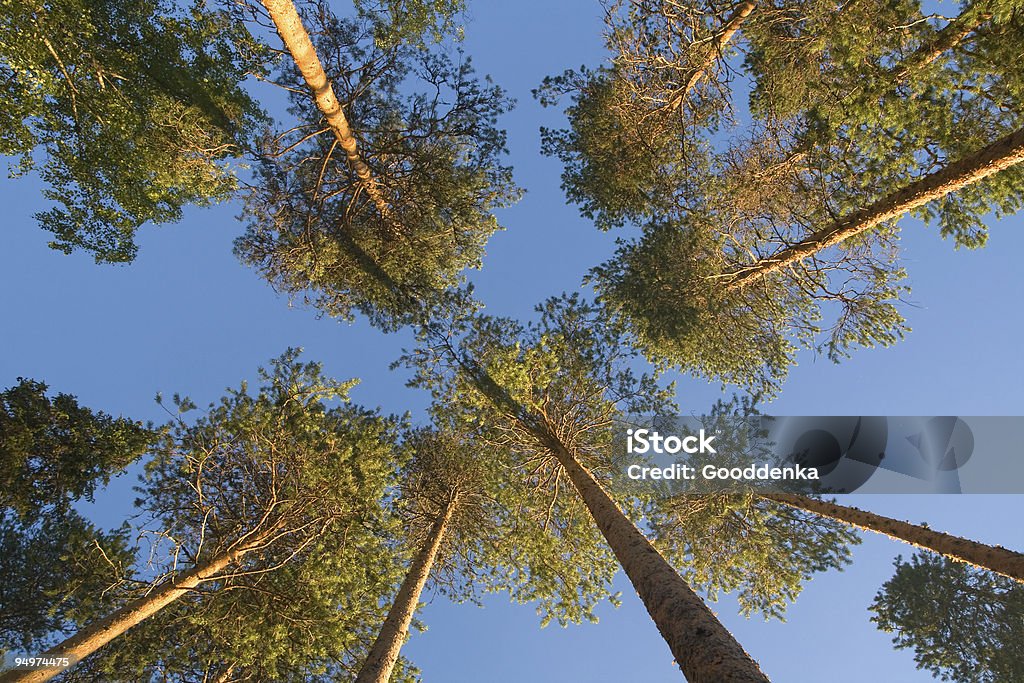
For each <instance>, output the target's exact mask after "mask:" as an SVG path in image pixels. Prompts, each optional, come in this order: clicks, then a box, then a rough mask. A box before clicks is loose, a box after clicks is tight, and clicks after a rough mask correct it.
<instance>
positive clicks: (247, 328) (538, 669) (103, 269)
mask: <svg viewBox="0 0 1024 683" xmlns="http://www.w3.org/2000/svg"><path fill="white" fill-rule="evenodd" d="M600 31H601V21H600V8H599V7H598V6H597V4H596V3H595V2H590V1H575V0H574V1H572V2H568V1H565V2H559V3H557V4H555V5H554V6H550V5H548V4H546V3H541V2H536V1H535V0H529V1H526V0H524V1H523V2H516V3H496V2H480V3H477V4H476V5H473V6H472V7H471V9H470V19H469V22H468V24H467V28H466V34H467V40H466V43H465V47H466V50H467V52H468V53H469V54H471V55H472V56H473V58H474V61H475V64H476V66H477V69H478V71H480V72H481V73H489V74H491V75H492V76H493V77H494V79H495V81H496V82H497V83H498V84H500V85H502V86H503V87H505V88H506V89H507V90H508V91H509V93H510V94H511V95H512V96H513V97H515V98H516V99H517V100H518V103H519V104H518V107H517V108H516V110H515V111H514V112H512V113H511V114H509V115H508V116H506V117H505V119H504V121H503V123H504V125H505V126H506V127H507V129H508V131H509V148H510V151H511V161H512V163H513V165H514V166H515V169H516V177H517V181H518V183H519V184H520V185H522V186H523V187H525V188H526V190H527V194H526V196H525V198H524V199H523V200H522V202H520V203H519V204H518V205H516V206H514V207H512V208H510V209H507V210H505V211H503V212H502V213H501V216H500V218H501V220H502V223H503V224H504V225H505V226H506V227H507V230H506V231H504V232H501V233H499V234H497V235H495V236H494V237H493V238H492V240H491V241H490V243H489V245H488V255H487V257H486V259H485V262H484V268H483V270H482V271H480V272H474V273H472V279H473V281H474V282H475V283H476V284H477V287H478V290H477V292H478V295H479V297H480V298H481V299H482V300H483V301H484V302H486V304H487V308H488V311H489V312H491V313H495V314H501V315H513V316H520V317H522V316H527V315H529V314H530V311H531V310H532V307H533V305H534V304H535V303H537V302H538V301H540V300H542V299H543V298H545V297H547V296H549V295H552V294H556V293H559V292H561V291H563V290H573V289H576V288H578V286H579V282H580V279H581V277H582V276H583V274H584V273H585V272H586V270H587V269H588V268H589V267H591V266H593V265H595V264H597V263H599V262H600V261H601V260H603V259H604V258H605V257H606V256H607V255H608V254H610V253H611V251H612V249H613V246H614V239H615V237H616V235H614V234H604V233H600V232H598V231H597V230H595V229H594V228H593V227H592V226H591V225H590V224H589V223H588V222H587V221H585V220H583V219H581V218H579V216H578V214H577V212H576V209H575V208H573V207H567V206H566V205H565V200H564V197H563V196H562V193H561V190H560V189H559V177H558V176H559V173H560V170H561V169H560V165H559V162H558V161H557V160H553V159H547V158H543V157H541V156H540V154H539V147H540V144H539V135H538V128H539V127H540V126H542V125H547V126H557V125H559V124H560V123H561V116H560V113H559V111H558V110H555V109H548V110H543V109H541V108H540V107H539V105H538V104H537V103H536V102H535V101H533V99H532V98H531V96H530V90H531V89H532V88H534V87H536V86H537V85H538V84H539V82H540V80H541V79H542V78H543V77H544V76H546V75H549V74H556V73H559V72H561V71H562V70H563V69H565V68H569V67H578V66H579V65H580V64H583V63H587V64H594V63H596V62H597V61H598V60H599V59H600V52H601V47H602V45H601V38H600ZM0 205H2V206H3V207H4V218H3V223H4V226H5V228H4V230H5V235H6V239H5V242H4V246H3V248H2V249H0V292H2V294H0V297H2V301H3V311H4V315H3V318H2V322H0V386H3V387H6V386H10V385H11V384H13V383H14V381H15V378H17V377H19V376H25V377H32V378H35V379H41V380H45V381H46V382H48V383H49V384H50V385H51V388H52V389H53V390H54V391H64V392H69V393H74V394H76V395H78V396H79V398H80V399H81V400H82V402H83V403H84V404H85V405H88V406H91V407H94V408H98V409H103V410H105V411H107V412H110V413H115V414H118V413H123V414H126V415H130V416H132V417H135V418H138V419H154V420H162V419H164V417H165V415H164V413H163V412H162V411H161V409H160V408H159V407H157V406H156V405H155V404H154V402H153V397H154V395H155V394H156V392H158V391H162V392H164V393H166V394H169V393H173V392H175V391H178V392H182V393H187V394H189V395H191V396H192V397H193V398H194V399H195V400H196V402H197V403H199V404H200V405H203V404H205V403H207V402H209V401H212V400H215V399H216V398H217V397H219V396H220V395H221V393H222V390H223V389H224V387H226V386H235V385H237V384H238V382H239V381H240V380H242V379H244V378H252V377H253V376H254V375H255V369H256V367H257V366H258V365H260V364H261V363H265V362H266V361H267V360H268V359H270V358H272V357H274V356H277V355H279V354H280V353H281V352H282V351H283V350H284V348H285V347H287V346H302V347H304V348H305V349H306V356H307V357H308V358H310V359H316V360H320V361H322V362H323V363H324V365H325V367H326V370H327V371H328V372H329V373H330V374H332V375H334V376H336V377H339V378H348V377H360V378H362V380H363V382H362V384H361V385H360V386H359V387H357V388H356V389H355V390H354V391H353V398H354V399H355V400H356V401H358V402H360V403H363V404H365V405H369V406H380V407H382V408H383V409H384V410H385V411H388V412H403V411H405V410H412V411H417V410H419V409H420V408H421V407H422V406H423V397H422V396H421V395H419V394H417V393H416V392H414V391H412V390H409V389H407V388H405V386H404V383H405V379H406V376H405V374H404V373H403V372H402V371H396V372H391V371H389V370H388V365H389V363H390V362H391V361H393V360H394V359H395V358H396V357H397V356H398V355H399V353H400V350H401V348H402V347H403V346H404V345H408V344H409V342H410V339H409V337H408V335H403V334H399V335H391V336H386V337H385V336H383V335H381V334H380V333H379V332H377V331H376V330H373V329H372V328H370V327H369V326H367V325H365V324H363V323H361V322H357V323H355V324H353V325H348V324H341V323H337V322H335V321H331V320H327V319H318V318H317V316H316V314H315V312H314V311H310V310H306V309H302V308H301V307H298V308H293V307H290V306H289V304H288V301H287V300H286V299H285V298H283V297H280V296H278V295H276V294H275V293H274V292H272V291H271V290H270V289H269V287H267V286H266V285H265V284H263V283H262V282H261V281H260V280H259V278H258V277H257V276H256V274H255V273H253V272H251V271H249V270H247V269H245V268H244V267H242V266H241V265H240V264H238V263H237V261H236V260H235V259H234V257H233V256H232V255H231V241H232V239H233V238H234V237H236V236H237V235H238V234H239V233H240V231H241V226H240V224H239V223H238V222H237V220H236V219H235V216H236V214H237V213H238V206H234V205H225V206H220V207H216V208H214V209H209V210H191V211H189V212H187V214H186V217H185V219H184V220H183V221H182V222H181V223H180V224H178V225H172V226H164V227H158V228H154V227H147V228H145V229H144V230H143V231H142V233H141V235H140V255H139V258H138V259H137V261H136V262H135V263H133V264H131V265H130V266H96V265H94V264H93V262H92V259H91V258H90V257H89V256H87V255H84V254H74V255H72V256H64V255H63V254H60V253H58V252H56V251H52V250H50V249H48V248H47V247H46V242H47V238H48V235H47V234H46V233H44V232H43V231H41V230H40V229H39V228H38V227H37V226H36V225H35V223H34V221H33V219H32V214H33V213H34V212H36V211H38V210H40V208H42V207H43V206H44V203H43V200H42V198H41V196H40V194H39V186H38V184H36V183H35V181H34V180H32V179H31V178H29V179H19V180H3V181H0ZM1022 223H1024V222H1022V220H1021V218H1020V217H1012V218H1008V219H1005V220H1003V221H1001V222H998V223H995V222H993V223H992V224H991V228H992V231H991V232H992V234H991V240H990V243H989V246H988V247H986V248H985V249H983V250H979V251H975V252H969V251H965V250H959V251H956V250H954V249H953V247H952V245H951V244H950V243H949V242H944V241H942V240H941V239H940V238H939V237H938V235H937V234H936V231H935V230H934V229H926V228H924V227H923V226H921V225H920V224H918V223H915V222H912V221H907V222H905V224H904V233H903V234H904V240H903V260H904V264H905V266H906V267H907V270H908V271H909V275H910V283H911V285H912V286H913V290H914V291H913V295H912V297H911V299H912V301H913V302H914V303H915V305H914V306H910V307H907V308H906V309H905V314H906V316H907V318H908V320H909V323H910V326H911V327H912V328H913V332H912V333H911V334H910V335H909V337H908V338H907V339H906V340H905V341H904V342H902V343H901V344H899V345H898V346H896V347H894V348H891V349H875V350H869V351H859V352H857V353H855V355H854V357H853V358H852V359H850V360H848V361H846V362H844V363H843V364H841V365H834V364H832V363H830V362H829V361H827V360H826V359H824V358H814V357H812V356H810V355H809V354H805V355H804V356H802V357H801V362H800V365H799V366H798V367H796V368H794V370H793V372H792V375H791V377H790V379H789V380H788V382H787V384H786V385H785V387H784V389H783V391H782V394H781V396H780V397H779V399H777V400H776V401H775V402H774V403H772V404H770V405H768V406H766V407H765V411H766V412H771V413H774V414H782V415H785V414H805V415H814V414H840V415H845V414H849V415H861V414H867V415H886V414H889V415H932V414H954V415H955V414H959V415H1024V391H1022V389H1021V382H1022V379H1024V359H1022V356H1021V354H1020V353H1019V349H1020V343H1019V339H1020V335H1021V332H1022V321H1021V314H1020V311H1021V307H1020V303H1019V302H1020V301H1021V300H1022V299H1024V278H1022V271H1021V268H1020V265H1019V254H1021V253H1024V224H1022ZM719 395H720V391H719V388H718V387H717V386H712V385H708V384H707V383H706V382H703V381H696V380H693V379H689V378H686V377H682V378H680V380H679V401H680V404H681V405H682V406H683V408H684V409H685V410H687V411H692V412H701V411H702V410H704V409H706V408H707V407H708V406H710V404H711V403H712V402H713V400H714V399H715V398H716V397H717V396H719ZM1009 446H1013V447H1015V448H1016V449H1017V452H1016V453H1014V454H1013V455H1015V456H1017V457H1019V450H1020V447H1019V446H1016V445H1008V447H1009ZM133 483H134V480H133V477H132V476H131V475H126V476H124V477H121V478H120V479H119V480H118V481H116V482H115V483H114V485H113V486H112V487H111V488H110V490H109V491H108V492H107V493H106V494H105V495H103V496H101V497H100V498H99V499H98V502H97V505H95V506H93V507H92V508H91V510H90V511H91V514H92V515H93V516H94V517H95V518H96V519H97V520H98V521H99V522H101V523H103V524H109V525H116V524H119V523H120V521H121V520H122V519H123V517H124V515H125V514H126V513H127V504H128V502H129V501H130V495H129V491H130V487H131V485H132V484H133ZM1021 503H1022V497H1020V496H967V495H965V496H922V495H916V496H911V495H908V496H902V497H901V496H861V497H857V498H856V499H855V502H854V504H856V505H859V506H861V507H866V508H868V509H871V510H875V511H878V512H881V513H884V514H888V515H892V516H896V517H900V518H907V519H910V520H911V521H927V522H928V523H929V524H930V525H931V526H932V528H936V529H941V530H946V531H951V532H954V533H957V534H961V535H965V536H969V537H972V538H976V539H978V540H981V541H985V542H990V543H1000V544H1002V545H1005V546H1008V547H1012V548H1021V547H1024V530H1022V528H1021V525H1020V524H1019V521H1018V522H1015V521H1014V520H1019V518H1020V510H1021ZM898 553H903V554H904V555H909V554H910V553H911V550H910V549H909V548H908V547H907V546H903V545H901V544H899V543H896V542H894V541H890V540H888V539H884V538H881V537H877V536H870V537H868V538H866V540H865V543H864V544H863V545H862V546H860V547H859V548H858V549H857V550H856V554H855V562H854V564H853V565H852V566H851V567H850V568H848V569H847V570H846V571H845V572H842V573H838V572H833V573H830V574H827V575H822V576H820V577H817V578H815V579H814V580H813V581H811V582H810V584H809V585H808V587H807V590H806V592H805V594H804V595H803V596H802V597H801V598H800V600H799V601H798V602H797V603H796V604H795V605H794V606H793V607H792V608H791V609H790V612H789V616H788V621H787V623H785V624H780V623H777V622H773V623H764V622H763V621H761V620H760V619H758V618H754V619H750V620H746V619H743V618H741V617H738V616H737V615H736V608H735V603H734V602H732V601H731V599H729V598H728V597H726V598H723V599H722V601H721V602H719V603H718V604H717V606H716V607H715V609H716V610H717V611H718V612H719V615H720V617H721V618H722V620H723V621H724V622H725V624H726V625H727V626H728V627H729V628H730V629H731V630H732V631H733V632H734V634H735V635H736V637H737V638H738V639H739V641H740V642H741V643H743V644H744V646H745V647H746V648H747V649H748V651H749V652H750V653H751V654H752V655H753V656H754V657H755V659H757V660H759V661H760V662H761V664H762V666H763V668H764V669H765V671H766V672H767V673H768V674H769V676H770V677H772V678H773V679H774V680H777V681H797V682H801V681H820V680H825V679H827V680H830V681H863V680H875V681H880V682H886V681H926V680H931V677H930V676H929V675H928V674H926V673H923V672H918V671H916V670H915V668H914V664H913V660H912V656H911V654H910V653H908V652H905V651H904V652H898V653H897V652H893V651H892V649H891V647H890V645H889V636H887V635H886V634H882V633H879V632H878V631H876V630H875V629H874V628H873V626H872V625H871V624H870V622H869V613H868V612H867V606H868V604H869V603H870V602H871V598H872V597H873V595H874V594H875V592H876V591H877V589H878V588H879V587H880V585H881V584H882V583H883V582H884V581H885V580H886V579H887V578H888V577H889V576H890V574H891V568H892V567H891V564H892V559H893V558H894V557H895V556H896V555H897V554H898ZM619 588H620V589H621V590H622V591H623V597H624V599H625V604H624V605H623V606H622V607H621V608H619V609H617V610H616V609H612V608H611V607H610V606H608V607H607V608H604V609H603V610H602V611H601V612H600V613H599V614H600V616H601V622H600V624H598V625H586V626H580V627H570V628H568V629H560V628H559V627H557V626H550V627H548V628H547V629H544V630H541V629H539V627H538V623H539V620H538V618H537V617H536V616H535V615H534V613H533V608H532V607H531V606H529V605H525V606H518V605H509V604H508V601H507V599H506V598H505V597H504V596H501V595H497V596H493V597H491V598H489V599H488V600H486V601H485V607H484V608H483V609H478V608H476V607H473V606H471V605H452V604H450V603H448V602H447V601H446V600H445V599H444V598H440V597H438V598H436V599H431V598H429V596H428V599H430V603H429V604H428V606H427V607H426V609H425V610H424V611H423V613H422V614H421V618H422V620H423V621H424V622H425V623H426V624H427V625H428V627H429V630H428V631H427V632H426V633H423V634H417V635H414V637H413V638H412V640H411V641H410V642H409V644H408V646H407V648H406V650H405V653H406V654H407V655H408V656H409V657H411V658H412V659H413V661H414V662H415V663H416V664H417V665H419V666H420V667H421V668H422V669H423V672H424V677H425V679H426V680H433V681H538V682H540V681H641V680H643V681H662V680H664V681H670V680H671V681H676V680H680V676H679V674H678V670H677V669H675V667H674V666H673V665H672V662H671V656H670V654H669V651H668V648H667V647H666V646H665V644H664V643H663V642H662V641H661V639H660V637H659V635H658V634H657V632H656V630H655V629H654V627H653V625H652V624H651V622H650V620H649V618H648V617H647V615H646V613H645V612H644V609H643V606H642V605H641V604H640V602H639V600H638V599H637V598H636V597H635V595H634V594H633V592H632V590H631V589H630V587H629V585H628V584H627V583H625V582H624V581H620V586H619Z"/></svg>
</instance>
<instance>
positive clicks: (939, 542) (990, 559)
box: [764, 493, 1024, 583]
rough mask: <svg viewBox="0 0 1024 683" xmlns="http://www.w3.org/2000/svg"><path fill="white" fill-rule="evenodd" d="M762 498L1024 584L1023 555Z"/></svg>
mask: <svg viewBox="0 0 1024 683" xmlns="http://www.w3.org/2000/svg"><path fill="white" fill-rule="evenodd" d="M764 497H765V498H768V499H770V500H774V501H775V502H778V503H783V504H784V505H788V506H790V507H794V508H798V509H800V510H806V511H808V512H813V513H816V514H819V515H822V516H824V517H831V518H832V519H837V520H839V521H841V522H846V523H847V524H850V525H851V526H855V527H857V528H859V529H866V530H868V531H874V532H877V533H880V534H885V535H886V536H889V537H890V538H895V539H897V540H899V541H903V542H905V543H909V544H911V545H913V546H916V547H918V548H925V549H927V550H931V551H934V552H936V553H939V554H940V555H944V556H945V557H948V558H949V559H951V560H957V561H959V562H966V563H968V564H971V565H974V566H975V567H979V568H981V569H988V570H989V571H993V572H996V573H998V574H1002V575H1003V576H1007V577H1009V578H1011V579H1015V580H1017V581H1020V582H1022V583H1024V554H1021V553H1018V552H1014V551H1012V550H1007V549H1006V548H1003V547H1000V546H991V545H986V544H984V543H978V542H977V541H972V540H970V539H967V538H961V537H960V536H953V535H952V534H945V533H942V532H941V531H933V530H931V529H929V528H928V527H925V526H922V525H920V524H910V523H909V522H903V521H900V520H898V519H892V518H891V517H885V516H883V515H877V514H875V513H873V512H867V511H866V510H861V509H859V508H855V507H848V506H846V505H839V504H837V503H830V502H828V501H824V500H818V499H817V498H808V497H806V496H801V495H796V494H789V493H777V494H771V495H766V496H764Z"/></svg>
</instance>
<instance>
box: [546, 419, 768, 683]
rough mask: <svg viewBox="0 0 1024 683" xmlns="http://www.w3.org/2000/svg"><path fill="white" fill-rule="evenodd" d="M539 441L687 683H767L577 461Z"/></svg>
mask: <svg viewBox="0 0 1024 683" xmlns="http://www.w3.org/2000/svg"><path fill="white" fill-rule="evenodd" d="M535 435H536V436H538V438H541V440H542V441H543V443H544V444H545V445H546V446H547V447H548V448H550V449H551V450H552V452H553V453H554V455H555V457H556V458H557V459H558V462H559V464H561V465H562V467H563V468H564V469H565V471H566V473H567V474H568V475H569V479H570V480H571V481H572V483H573V485H574V486H575V487H576V491H577V492H578V493H579V495H580V497H581V498H583V502H584V503H585V504H586V506H587V509H588V510H589V511H590V514H591V516H593V518H594V521H595V522H596V523H597V526H598V528H599V529H600V530H601V533H602V534H603V535H604V537H605V540H606V541H607V542H608V545H609V546H611V549H612V551H613V552H614V553H615V557H616V558H618V560H619V563H620V564H621V565H622V568H623V569H624V570H625V572H626V576H628V577H629V580H630V582H631V583H632V584H633V587H634V588H635V589H636V591H637V593H638V594H639V595H640V599H641V600H643V603H644V606H645V607H646V608H647V612H648V614H650V615H651V618H652V619H653V620H654V623H655V625H656V626H657V627H658V631H660V632H661V636H662V637H663V638H664V639H665V642H666V643H668V646H669V649H670V650H671V651H672V654H673V656H675V658H676V664H678V665H679V668H680V669H682V671H683V675H684V676H685V677H686V680H688V681H690V683H738V682H741V681H742V682H751V683H753V682H755V681H756V682H757V683H766V682H767V681H768V677H767V676H765V675H764V673H762V672H761V669H760V668H759V667H758V665H757V663H756V662H755V661H754V660H753V659H751V657H750V655H748V654H747V653H746V651H745V650H744V649H743V647H742V646H741V645H740V644H739V643H738V642H737V641H736V639H735V638H733V636H732V634H731V633H729V631H728V630H727V629H726V628H725V627H724V626H723V625H722V623H721V622H720V621H718V618H717V617H715V615H714V613H713V612H712V611H711V610H710V609H708V607H707V605H705V604H704V601H703V600H701V599H700V597H698V596H697V595H696V594H695V593H694V592H693V591H692V590H691V589H690V586H689V585H688V584H687V583H686V581H684V580H683V578H682V577H681V576H679V573H678V572H676V570H675V569H673V568H672V566H671V565H670V564H669V563H668V562H667V561H666V560H665V558H663V557H662V556H661V554H660V553H659V552H658V551H657V550H656V549H655V548H654V546H652V545H651V543H650V542H649V541H648V540H647V538H646V537H645V536H644V535H643V534H642V533H640V531H639V530H638V529H637V528H636V526H635V525H634V524H633V523H632V522H631V521H629V519H628V518H627V517H626V516H625V515H624V514H623V513H622V511H621V510H620V509H619V507H618V506H617V505H616V504H615V502H614V501H613V500H612V499H611V498H610V497H609V496H608V494H607V493H606V492H605V490H604V488H602V486H601V484H600V483H598V481H597V480H596V479H594V477H593V475H591V474H590V472H589V471H587V469H586V468H584V467H583V465H581V464H580V463H579V461H578V460H577V459H576V457H575V455H574V454H573V453H571V452H569V451H568V450H567V449H566V448H565V446H564V445H563V444H562V443H561V441H560V440H558V439H557V438H555V437H553V436H551V435H540V434H535Z"/></svg>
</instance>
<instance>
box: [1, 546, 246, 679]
mask: <svg viewBox="0 0 1024 683" xmlns="http://www.w3.org/2000/svg"><path fill="white" fill-rule="evenodd" d="M259 545H260V543H259V542H258V541H252V542H249V543H246V544H245V545H240V546H237V547H235V548H233V549H232V550H228V551H225V552H223V553H220V554H218V555H215V556H214V557H213V558H211V559H210V560H208V561H207V562H204V563H203V564H201V565H199V566H198V567H193V568H192V569H190V570H188V571H186V572H182V573H181V574H179V575H177V576H176V577H174V578H173V579H171V580H169V581H167V582H166V583H164V584H162V585H161V586H159V587H158V588H156V590H154V591H153V592H152V593H150V594H149V595H147V596H145V597H142V598H139V599H138V600H134V601H132V602H130V603H128V604H127V605H125V606H124V607H122V608H120V609H118V610H116V611H114V612H112V613H111V614H109V615H107V616H105V617H103V618H102V619H100V620H98V621H95V622H93V623H91V624H89V625H88V626H86V627H85V628H82V629H80V630H79V631H78V632H77V633H76V634H75V635H73V636H71V637H70V638H68V639H67V640H65V641H64V642H62V643H60V644H59V645H55V646H54V647H52V648H50V649H49V650H47V651H46V652H45V653H43V654H42V655H40V657H41V658H43V659H49V658H64V657H66V658H68V659H69V660H71V662H72V663H76V662H79V661H81V660H82V659H84V658H86V657H88V656H89V655H91V654H92V653H94V652H96V651H97V650H99V649H100V648H101V647H103V646H104V645H106V644H107V643H109V642H111V641H112V640H114V639H115V638H117V637H118V636H120V635H121V634H122V633H124V632H125V631H127V630H128V629H130V628H132V627H133V626H138V625H139V624H141V623H142V622H143V621H145V620H146V619H148V618H149V617H151V616H153V615H154V614H156V613H157V612H159V611H160V610H162V609H163V608H164V607H167V606H168V605H170V604H171V603H173V602H174V601H175V600H177V599H179V598H181V597H183V596H184V595H186V594H187V593H188V592H189V591H192V590H194V589H195V588H197V587H198V586H199V585H200V584H201V583H203V582H204V581H209V580H212V579H216V578H217V577H218V576H220V575H221V574H222V573H224V571H225V570H226V569H228V568H229V567H231V566H232V565H234V564H235V563H237V562H238V561H239V560H241V559H242V557H243V556H244V555H245V554H246V553H248V552H249V551H251V550H253V549H254V548H256V547H258V546H259ZM66 668H67V667H61V666H55V667H47V668H43V669H36V670H33V671H8V672H7V673H5V674H3V675H2V676H0V683H41V682H42V681H48V680H50V679H51V678H53V677H54V676H56V675H57V674H59V673H61V672H63V671H65V670H66Z"/></svg>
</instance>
